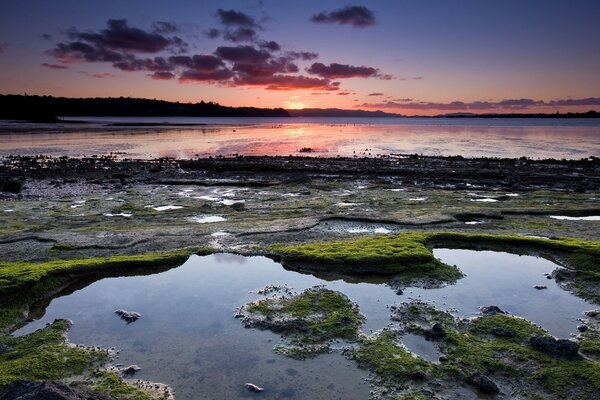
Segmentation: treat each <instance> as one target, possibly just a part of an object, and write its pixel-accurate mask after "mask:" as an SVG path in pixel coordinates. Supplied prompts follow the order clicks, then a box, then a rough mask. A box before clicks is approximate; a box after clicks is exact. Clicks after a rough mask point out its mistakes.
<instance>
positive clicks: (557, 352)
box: [529, 336, 580, 358]
mask: <svg viewBox="0 0 600 400" xmlns="http://www.w3.org/2000/svg"><path fill="white" fill-rule="evenodd" d="M529 345H530V346H531V347H533V348H534V349H535V350H537V351H539V352H542V353H544V354H548V355H550V356H554V357H565V358H579V357H580V355H579V344H578V343H575V342H572V341H570V340H567V339H554V338H553V337H546V336H533V337H531V338H530V339H529Z"/></svg>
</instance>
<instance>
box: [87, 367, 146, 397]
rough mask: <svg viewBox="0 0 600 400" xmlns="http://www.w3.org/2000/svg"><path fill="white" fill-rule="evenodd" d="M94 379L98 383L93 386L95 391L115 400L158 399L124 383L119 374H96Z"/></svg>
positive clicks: (103, 372)
mask: <svg viewBox="0 0 600 400" xmlns="http://www.w3.org/2000/svg"><path fill="white" fill-rule="evenodd" d="M94 378H95V379H96V383H95V384H94V385H93V386H92V387H93V389H94V390H95V391H97V392H100V393H104V394H106V395H107V396H109V397H110V398H111V399H114V400H153V399H156V398H157V397H155V396H151V395H150V394H149V393H148V392H146V391H144V390H141V389H138V388H136V387H135V386H132V385H131V384H129V383H127V382H125V381H123V380H122V379H121V378H120V377H119V376H118V375H117V374H115V373H112V372H106V371H100V372H96V373H95V374H94Z"/></svg>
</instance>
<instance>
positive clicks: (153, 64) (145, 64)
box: [113, 57, 173, 71]
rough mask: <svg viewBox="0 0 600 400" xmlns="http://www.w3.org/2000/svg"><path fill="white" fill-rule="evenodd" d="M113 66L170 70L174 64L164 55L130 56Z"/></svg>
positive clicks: (144, 69) (122, 68)
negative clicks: (151, 56) (152, 56)
mask: <svg viewBox="0 0 600 400" xmlns="http://www.w3.org/2000/svg"><path fill="white" fill-rule="evenodd" d="M113 67H115V68H118V69H120V70H123V71H170V70H172V69H173V66H172V65H171V64H170V63H169V62H168V61H167V60H165V59H164V58H163V57H154V58H143V59H140V58H135V57H128V58H127V59H125V60H123V61H119V62H116V63H114V64H113Z"/></svg>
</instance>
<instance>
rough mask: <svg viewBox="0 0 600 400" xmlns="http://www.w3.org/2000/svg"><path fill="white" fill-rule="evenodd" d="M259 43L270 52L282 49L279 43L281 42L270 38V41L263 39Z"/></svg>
mask: <svg viewBox="0 0 600 400" xmlns="http://www.w3.org/2000/svg"><path fill="white" fill-rule="evenodd" d="M258 45H259V47H260V48H261V49H265V50H267V51H270V52H275V51H279V50H281V46H280V45H279V43H277V42H275V41H273V40H270V41H268V42H267V41H264V40H263V41H262V42H260V43H259V44H258Z"/></svg>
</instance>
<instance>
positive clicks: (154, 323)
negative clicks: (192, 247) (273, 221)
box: [16, 249, 594, 400]
mask: <svg viewBox="0 0 600 400" xmlns="http://www.w3.org/2000/svg"><path fill="white" fill-rule="evenodd" d="M435 255H436V256H437V257H439V258H440V259H442V260H443V261H445V262H447V263H450V264H457V265H458V266H459V267H460V268H461V269H462V270H463V271H464V272H465V273H466V274H467V276H466V277H465V278H463V279H461V280H460V281H459V282H458V283H457V284H456V285H451V286H447V287H444V288H440V289H431V290H425V289H416V288H409V289H407V290H405V291H404V294H403V295H401V296H398V295H396V293H395V292H394V291H393V290H392V289H390V288H389V287H388V286H386V285H383V284H372V283H348V282H345V281H343V280H337V281H323V280H320V279H318V278H316V277H314V276H312V275H304V274H299V273H296V272H293V271H286V270H285V269H283V268H282V267H281V265H279V264H278V263H275V262H273V261H272V260H269V259H267V258H264V257H241V256H235V255H228V254H217V255H211V256H206V257H198V256H192V257H191V258H190V259H189V260H188V261H187V262H186V263H184V264H183V265H182V266H180V267H178V268H174V269H171V270H169V271H166V272H163V273H159V274H155V275H149V276H137V277H122V278H107V279H102V280H100V281H97V282H95V283H93V284H91V285H89V286H87V287H85V288H83V289H81V290H79V291H77V292H75V293H73V294H70V295H68V296H64V297H59V298H56V299H54V300H53V301H52V302H51V304H50V305H49V306H48V307H47V309H46V313H45V315H44V316H43V317H41V319H39V320H37V321H34V322H31V323H30V324H28V325H26V326H25V327H24V328H22V329H21V330H19V331H17V332H16V334H26V333H28V332H31V331H33V330H35V329H38V328H40V327H41V326H43V325H44V324H46V323H48V322H51V321H53V320H54V319H55V318H69V319H71V320H73V322H74V325H73V328H72V329H71V331H70V333H69V339H70V340H71V341H72V342H74V343H82V344H87V345H91V344H94V345H100V346H103V347H116V348H117V349H121V350H122V351H121V354H120V358H119V359H118V360H117V362H119V363H122V364H125V365H129V364H134V363H135V364H138V365H139V366H140V367H141V368H142V371H140V373H139V374H138V375H137V378H140V379H147V380H153V381H161V382H165V383H168V384H170V385H171V386H172V387H173V388H174V390H175V394H176V397H177V399H179V400H181V399H223V398H241V397H246V396H250V395H252V393H249V392H248V391H247V390H246V389H245V388H244V386H243V385H244V383H246V382H253V383H256V384H258V385H259V386H262V387H264V388H265V389H266V390H265V392H263V393H262V394H261V395H260V396H261V398H266V399H276V398H287V397H290V398H298V399H337V398H341V399H366V398H368V393H369V386H368V385H367V384H365V383H364V381H363V379H362V378H363V377H365V376H366V372H365V371H362V370H359V369H357V368H356V367H355V366H354V365H353V364H352V363H351V362H350V361H348V360H346V359H344V358H343V357H342V356H341V355H339V354H338V353H336V352H334V353H332V354H327V355H321V356H318V357H316V358H314V359H309V360H304V361H299V360H292V359H289V358H286V357H283V356H280V355H277V354H276V353H274V352H273V350H272V349H273V346H274V345H275V344H277V343H279V342H280V340H281V338H280V337H279V336H278V335H275V334H273V333H270V332H265V331H258V330H250V329H244V328H243V326H242V324H241V323H240V321H239V320H237V319H234V318H233V315H234V310H235V309H236V308H237V307H239V306H240V305H242V304H244V303H246V302H248V301H252V300H255V299H257V298H260V297H261V296H259V295H257V294H255V292H256V290H258V289H260V288H261V287H264V286H266V285H267V284H287V285H289V286H291V287H293V289H295V290H297V291H300V290H302V289H304V288H307V287H311V286H313V285H317V284H323V285H325V286H327V287H329V288H331V289H334V290H339V291H341V292H343V293H345V294H346V295H348V296H349V297H350V298H351V299H352V300H353V301H355V302H357V303H358V305H359V307H360V309H361V312H362V313H363V314H364V315H365V316H366V317H367V323H366V326H365V328H364V329H365V331H369V330H377V329H381V328H382V327H384V326H385V325H387V324H388V323H389V322H390V319H389V311H388V308H387V305H389V304H393V303H400V302H404V301H409V300H410V299H413V298H418V299H420V300H423V301H430V302H434V303H435V305H436V306H438V307H439V308H441V309H448V308H455V311H454V313H455V314H456V315H462V316H470V315H472V314H475V313H477V311H478V309H479V307H480V306H485V305H490V304H494V305H497V306H499V307H500V308H502V309H505V310H507V311H510V312H511V313H514V314H515V315H520V316H522V317H525V318H528V319H530V320H532V321H534V322H536V323H538V324H541V325H542V326H544V327H546V328H547V329H549V330H550V332H551V333H553V334H555V335H557V336H561V337H568V336H569V335H570V334H571V333H572V332H575V330H576V326H577V321H576V318H577V317H580V316H581V313H582V312H583V311H585V310H588V309H592V308H594V307H593V306H592V305H591V304H588V303H586V302H584V301H583V300H581V299H579V298H577V297H575V296H573V295H571V294H570V293H568V292H566V291H563V290H561V289H559V288H558V287H557V286H556V284H555V283H554V281H552V280H546V278H545V277H544V275H543V274H544V273H547V272H550V271H551V270H553V269H554V268H556V265H554V264H552V263H551V262H549V261H546V260H542V259H538V258H535V257H530V256H516V255H511V254H507V253H495V252H487V251H484V252H475V251H470V250H448V249H437V250H435ZM535 284H545V285H547V286H548V289H546V290H541V291H538V290H535V289H533V288H532V286H533V285H535ZM253 292H254V293H253ZM549 305H551V307H549ZM117 308H125V309H128V310H133V311H137V312H140V313H141V314H142V318H141V319H139V320H138V321H136V322H134V323H132V324H129V325H127V324H125V323H124V322H123V321H121V320H120V319H119V318H118V317H117V316H116V315H115V314H114V313H113V312H114V310H115V309H117ZM268 339H272V341H269V340H268ZM405 341H406V343H405V344H406V346H407V347H408V348H409V349H411V350H412V351H414V352H415V353H420V354H421V355H422V356H423V357H424V358H426V359H430V360H432V361H433V360H435V359H436V357H437V352H436V350H435V348H433V347H432V346H431V344H430V343H428V342H424V341H423V340H422V339H421V338H419V337H415V336H414V335H407V336H406V337H405ZM334 347H335V346H334Z"/></svg>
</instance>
